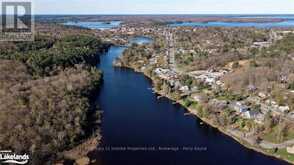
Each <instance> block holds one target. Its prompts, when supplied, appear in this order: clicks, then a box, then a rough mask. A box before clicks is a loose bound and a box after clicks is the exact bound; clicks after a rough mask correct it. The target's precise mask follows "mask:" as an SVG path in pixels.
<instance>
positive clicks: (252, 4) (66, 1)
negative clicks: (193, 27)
mask: <svg viewBox="0 0 294 165" xmlns="http://www.w3.org/2000/svg"><path fill="white" fill-rule="evenodd" d="M34 6H35V7H34V8H35V10H34V11H35V14H294V0H34Z"/></svg>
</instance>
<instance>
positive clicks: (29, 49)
mask: <svg viewBox="0 0 294 165" xmlns="http://www.w3.org/2000/svg"><path fill="white" fill-rule="evenodd" d="M50 26H51V25H50ZM58 28H60V27H58ZM68 31H70V33H69V32H68ZM72 32H74V33H72ZM56 33H58V34H56ZM109 46H110V45H109V44H108V43H105V42H103V41H101V40H100V39H98V38H96V37H93V35H90V34H87V33H85V34H83V33H82V32H81V31H80V30H79V29H67V28H61V29H60V31H58V32H55V31H54V30H53V29H52V30H51V31H48V29H42V28H40V29H38V34H37V36H36V38H35V41H33V42H5V43H3V44H2V43H1V45H0V72H1V73H0V148H5V149H11V150H12V151H14V152H16V153H27V154H30V155H31V161H30V162H31V163H32V164H40V163H41V162H42V163H44V162H48V163H49V164H52V161H53V160H56V159H59V158H62V155H61V154H60V153H61V152H62V151H64V150H68V149H70V148H72V147H74V146H75V145H77V144H79V143H80V142H81V141H82V140H83V139H84V138H85V137H86V135H88V134H87V133H86V132H85V127H86V126H87V124H89V118H88V114H89V113H90V112H89V111H90V110H91V109H93V108H92V106H91V105H90V96H91V94H92V92H93V90H94V89H97V88H98V87H99V83H100V81H101V78H102V74H101V72H100V71H99V70H97V69H96V68H95V67H94V66H93V65H94V64H96V63H97V62H98V60H99V54H101V53H102V52H104V51H106V50H107V49H108V47H109ZM91 120H92V119H91ZM97 120H99V115H98V116H97Z"/></svg>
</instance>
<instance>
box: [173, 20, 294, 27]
mask: <svg viewBox="0 0 294 165" xmlns="http://www.w3.org/2000/svg"><path fill="white" fill-rule="evenodd" d="M170 26H172V27H177V26H191V27H256V28H273V27H294V20H293V21H292V20H288V21H283V22H266V23H265V22H262V23H257V22H218V21H216V22H182V23H172V24H170Z"/></svg>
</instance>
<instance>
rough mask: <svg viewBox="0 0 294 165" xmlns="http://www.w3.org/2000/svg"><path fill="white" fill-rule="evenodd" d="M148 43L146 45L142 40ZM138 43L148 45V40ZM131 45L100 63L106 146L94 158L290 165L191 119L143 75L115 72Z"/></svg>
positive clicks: (188, 164)
mask: <svg viewBox="0 0 294 165" xmlns="http://www.w3.org/2000/svg"><path fill="white" fill-rule="evenodd" d="M141 39H142V41H141ZM141 39H140V38H136V39H133V40H132V41H137V42H138V43H142V42H143V41H144V42H143V43H146V42H145V41H146V38H141ZM125 49H126V47H120V46H112V47H111V48H110V50H109V51H108V52H107V53H105V54H104V55H102V56H101V60H100V63H99V64H98V65H97V67H98V68H99V69H101V70H102V71H103V73H104V82H103V84H102V86H101V88H100V90H99V91H98V92H99V95H98V97H97V103H98V104H99V105H100V107H101V109H102V110H103V112H104V113H103V119H102V136H103V138H102V145H101V146H100V147H99V148H98V151H97V152H95V153H93V154H92V155H91V156H90V157H91V158H95V159H96V162H95V163H94V164H100V165H101V164H102V165H119V164H122V165H151V164H152V165H196V164H197V165H229V164H232V165H286V164H287V163H285V162H283V161H280V160H277V159H274V158H271V157H268V156H265V155H263V154H260V153H257V152H255V151H252V150H249V149H247V148H245V147H243V146H242V145H240V144H239V143H237V142H236V141H234V140H233V139H232V138H230V137H228V136H226V135H224V134H222V133H220V132H219V131H218V130H216V129H214V128H212V127H210V126H208V125H206V124H200V122H201V120H200V119H197V118H196V117H193V116H185V115H184V114H185V112H186V110H185V109H184V108H183V107H182V106H180V105H178V104H173V103H172V101H170V100H169V99H167V98H160V99H157V95H156V94H154V93H153V92H152V91H151V90H150V88H151V87H152V84H151V82H150V80H149V79H148V78H146V77H145V76H144V75H143V74H141V73H136V72H134V71H132V70H130V69H121V68H114V67H113V66H112V63H113V61H114V60H115V59H116V58H117V57H119V56H121V55H122V53H123V51H124V50H125Z"/></svg>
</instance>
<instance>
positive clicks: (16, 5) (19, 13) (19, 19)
mask: <svg viewBox="0 0 294 165" xmlns="http://www.w3.org/2000/svg"><path fill="white" fill-rule="evenodd" d="M0 1H1V0H0ZM1 9H2V11H1V32H0V41H32V40H34V18H33V13H32V2H30V1H11V0H9V1H1Z"/></svg>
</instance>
